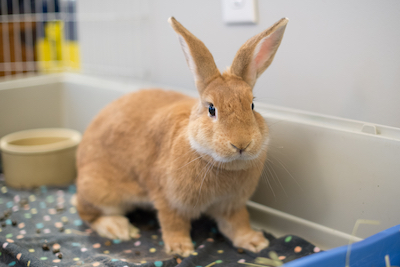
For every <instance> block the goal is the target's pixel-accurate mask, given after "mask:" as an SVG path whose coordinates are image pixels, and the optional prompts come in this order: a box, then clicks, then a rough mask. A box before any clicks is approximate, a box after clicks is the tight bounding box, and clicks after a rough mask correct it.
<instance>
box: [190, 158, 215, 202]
mask: <svg viewBox="0 0 400 267" xmlns="http://www.w3.org/2000/svg"><path fill="white" fill-rule="evenodd" d="M214 163H215V161H214V160H213V159H211V161H209V162H208V163H207V165H206V166H205V167H204V168H203V170H204V169H205V168H207V170H206V172H205V173H204V175H203V179H202V180H201V184H200V189H199V195H198V197H197V201H196V204H195V205H194V207H196V206H197V203H198V202H199V199H200V196H201V188H202V187H203V183H204V180H205V179H206V177H207V173H208V172H209V171H210V170H211V169H212V168H213V167H214Z"/></svg>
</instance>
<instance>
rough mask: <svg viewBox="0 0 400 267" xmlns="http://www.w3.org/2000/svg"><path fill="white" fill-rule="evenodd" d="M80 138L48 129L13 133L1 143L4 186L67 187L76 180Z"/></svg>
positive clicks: (78, 134)
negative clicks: (76, 160)
mask: <svg viewBox="0 0 400 267" xmlns="http://www.w3.org/2000/svg"><path fill="white" fill-rule="evenodd" d="M80 140H81V134H80V133H79V132H77V131H74V130H69V129H62V128H51V129H34V130H27V131H21V132H15V133H12V134H9V135H6V136H4V137H3V138H1V140H0V149H1V153H2V160H3V172H4V176H5V181H6V184H7V185H9V186H12V187H17V188H29V187H36V186H41V185H67V184H70V183H72V182H73V181H74V179H75V177H76V168H75V154H76V148H77V146H78V144H79V142H80Z"/></svg>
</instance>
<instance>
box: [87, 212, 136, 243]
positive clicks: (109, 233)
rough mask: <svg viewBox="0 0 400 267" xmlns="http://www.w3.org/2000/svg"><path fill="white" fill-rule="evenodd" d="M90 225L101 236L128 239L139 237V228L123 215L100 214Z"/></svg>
mask: <svg viewBox="0 0 400 267" xmlns="http://www.w3.org/2000/svg"><path fill="white" fill-rule="evenodd" d="M91 227H92V228H93V229H94V230H95V231H96V232H97V233H98V234H99V235H100V236H102V237H106V238H109V239H119V240H129V239H131V238H137V237H139V229H137V228H136V227H135V226H133V225H132V224H131V223H130V222H129V220H128V218H126V217H124V216H101V217H99V218H98V219H97V220H96V221H94V222H93V223H92V224H91Z"/></svg>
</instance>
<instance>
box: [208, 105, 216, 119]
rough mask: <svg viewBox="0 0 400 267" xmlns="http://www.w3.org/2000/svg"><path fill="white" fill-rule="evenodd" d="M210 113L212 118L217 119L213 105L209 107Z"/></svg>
mask: <svg viewBox="0 0 400 267" xmlns="http://www.w3.org/2000/svg"><path fill="white" fill-rule="evenodd" d="M208 113H210V115H211V117H215V107H214V105H213V104H210V105H209V106H208Z"/></svg>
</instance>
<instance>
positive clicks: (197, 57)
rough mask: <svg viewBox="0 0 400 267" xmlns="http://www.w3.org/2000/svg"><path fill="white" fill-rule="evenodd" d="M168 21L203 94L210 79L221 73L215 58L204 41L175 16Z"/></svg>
mask: <svg viewBox="0 0 400 267" xmlns="http://www.w3.org/2000/svg"><path fill="white" fill-rule="evenodd" d="M168 22H169V23H170V24H171V26H172V28H173V29H174V30H175V32H176V33H177V34H178V39H179V42H180V44H181V47H182V50H183V53H184V54H185V58H186V62H187V64H188V66H189V69H190V70H191V71H192V73H193V75H194V80H195V83H196V87H197V89H198V90H199V93H200V94H201V93H202V91H203V90H204V89H205V88H206V86H207V85H208V83H209V82H210V81H212V80H213V79H214V78H215V77H217V76H220V75H221V74H220V72H219V70H218V69H217V66H216V65H215V62H214V58H213V56H212V55H211V53H210V51H208V49H207V47H206V46H205V45H204V43H203V42H202V41H200V40H199V39H197V37H196V36H194V35H193V34H192V33H190V32H189V31H188V30H187V29H186V28H185V27H183V26H182V25H181V24H180V23H179V22H178V21H177V20H176V19H175V18H174V17H170V18H169V19H168Z"/></svg>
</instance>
